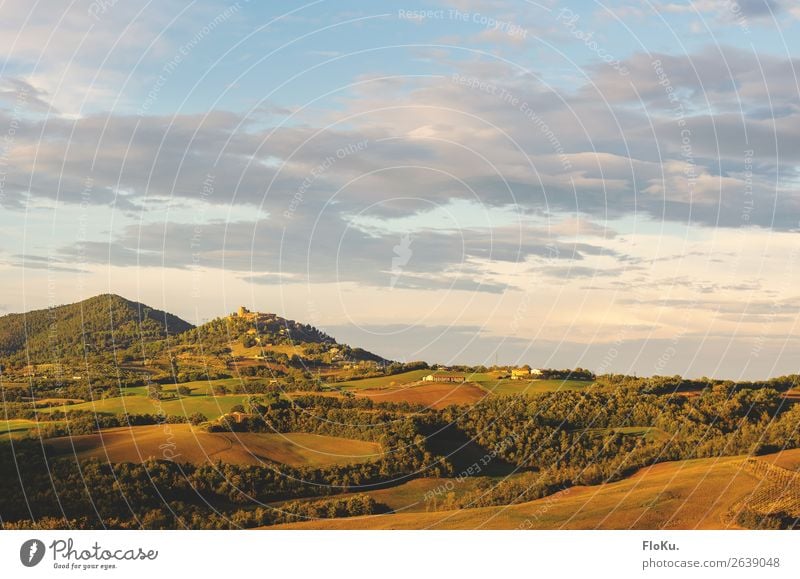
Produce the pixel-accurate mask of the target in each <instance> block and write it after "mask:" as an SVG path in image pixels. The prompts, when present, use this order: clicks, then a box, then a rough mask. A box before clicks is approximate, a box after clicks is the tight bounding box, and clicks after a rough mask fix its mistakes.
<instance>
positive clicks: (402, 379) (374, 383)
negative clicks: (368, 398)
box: [335, 370, 432, 389]
mask: <svg viewBox="0 0 800 579" xmlns="http://www.w3.org/2000/svg"><path fill="white" fill-rule="evenodd" d="M431 373H432V371H431V370H412V371H411V372H403V373H402V374H393V375H391V376H378V377H377V378H364V379H362V380H349V381H347V382H340V383H339V384H335V385H336V386H341V387H342V388H357V389H367V388H391V387H394V386H402V385H403V384H410V383H411V382H418V381H419V380H422V378H424V377H425V376H427V375H428V374H431Z"/></svg>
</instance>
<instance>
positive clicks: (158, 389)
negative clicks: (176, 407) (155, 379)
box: [147, 384, 164, 400]
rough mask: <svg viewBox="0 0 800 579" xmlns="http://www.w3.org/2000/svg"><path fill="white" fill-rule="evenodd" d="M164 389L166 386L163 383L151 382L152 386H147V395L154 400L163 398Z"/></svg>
mask: <svg viewBox="0 0 800 579" xmlns="http://www.w3.org/2000/svg"><path fill="white" fill-rule="evenodd" d="M163 390H164V388H163V387H162V386H161V384H150V386H148V387H147V395H148V396H149V397H150V398H152V399H153V400H161V395H162V393H163Z"/></svg>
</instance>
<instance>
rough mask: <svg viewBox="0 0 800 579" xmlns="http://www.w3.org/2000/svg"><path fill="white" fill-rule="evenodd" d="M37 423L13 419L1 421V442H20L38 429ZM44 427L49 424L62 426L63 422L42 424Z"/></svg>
mask: <svg viewBox="0 0 800 579" xmlns="http://www.w3.org/2000/svg"><path fill="white" fill-rule="evenodd" d="M37 424H39V423H37V422H36V421H35V420H24V419H21V418H19V419H12V420H0V440H9V439H13V440H18V439H20V438H23V437H25V436H28V435H29V434H30V433H31V431H33V430H35V429H36V426H37ZM42 424H43V425H48V424H53V425H55V424H61V421H59V420H56V421H51V422H42Z"/></svg>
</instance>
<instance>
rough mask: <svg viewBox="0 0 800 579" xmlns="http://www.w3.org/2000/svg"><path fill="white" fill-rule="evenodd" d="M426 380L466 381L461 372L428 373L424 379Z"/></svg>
mask: <svg viewBox="0 0 800 579" xmlns="http://www.w3.org/2000/svg"><path fill="white" fill-rule="evenodd" d="M422 380H423V381H425V382H456V383H461V382H463V381H464V376H462V375H460V374H428V375H427V376H425V377H424V378H423V379H422Z"/></svg>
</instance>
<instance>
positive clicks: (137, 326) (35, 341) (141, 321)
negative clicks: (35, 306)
mask: <svg viewBox="0 0 800 579" xmlns="http://www.w3.org/2000/svg"><path fill="white" fill-rule="evenodd" d="M192 327H193V326H192V324H190V323H189V322H186V321H184V320H182V319H180V318H179V317H177V316H174V315H172V314H169V313H167V312H162V311H160V310H156V309H154V308H151V307H149V306H146V305H144V304H141V303H138V302H133V301H130V300H127V299H125V298H123V297H120V296H118V295H113V294H104V295H99V296H95V297H92V298H89V299H87V300H84V301H81V302H78V303H75V304H70V305H62V306H57V307H53V308H48V309H44V310H35V311H31V312H28V313H25V314H9V315H6V316H2V317H0V357H2V358H3V361H4V362H5V363H10V364H21V363H31V364H47V363H53V362H62V361H63V360H64V359H70V358H79V359H82V358H83V357H84V356H85V355H87V354H89V355H91V354H95V353H97V354H107V353H109V352H111V351H113V350H124V349H127V348H130V347H131V346H133V345H136V344H138V343H142V342H153V341H157V340H163V339H164V338H166V337H167V336H168V335H175V334H179V333H182V332H185V331H187V330H189V329H191V328H192Z"/></svg>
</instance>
